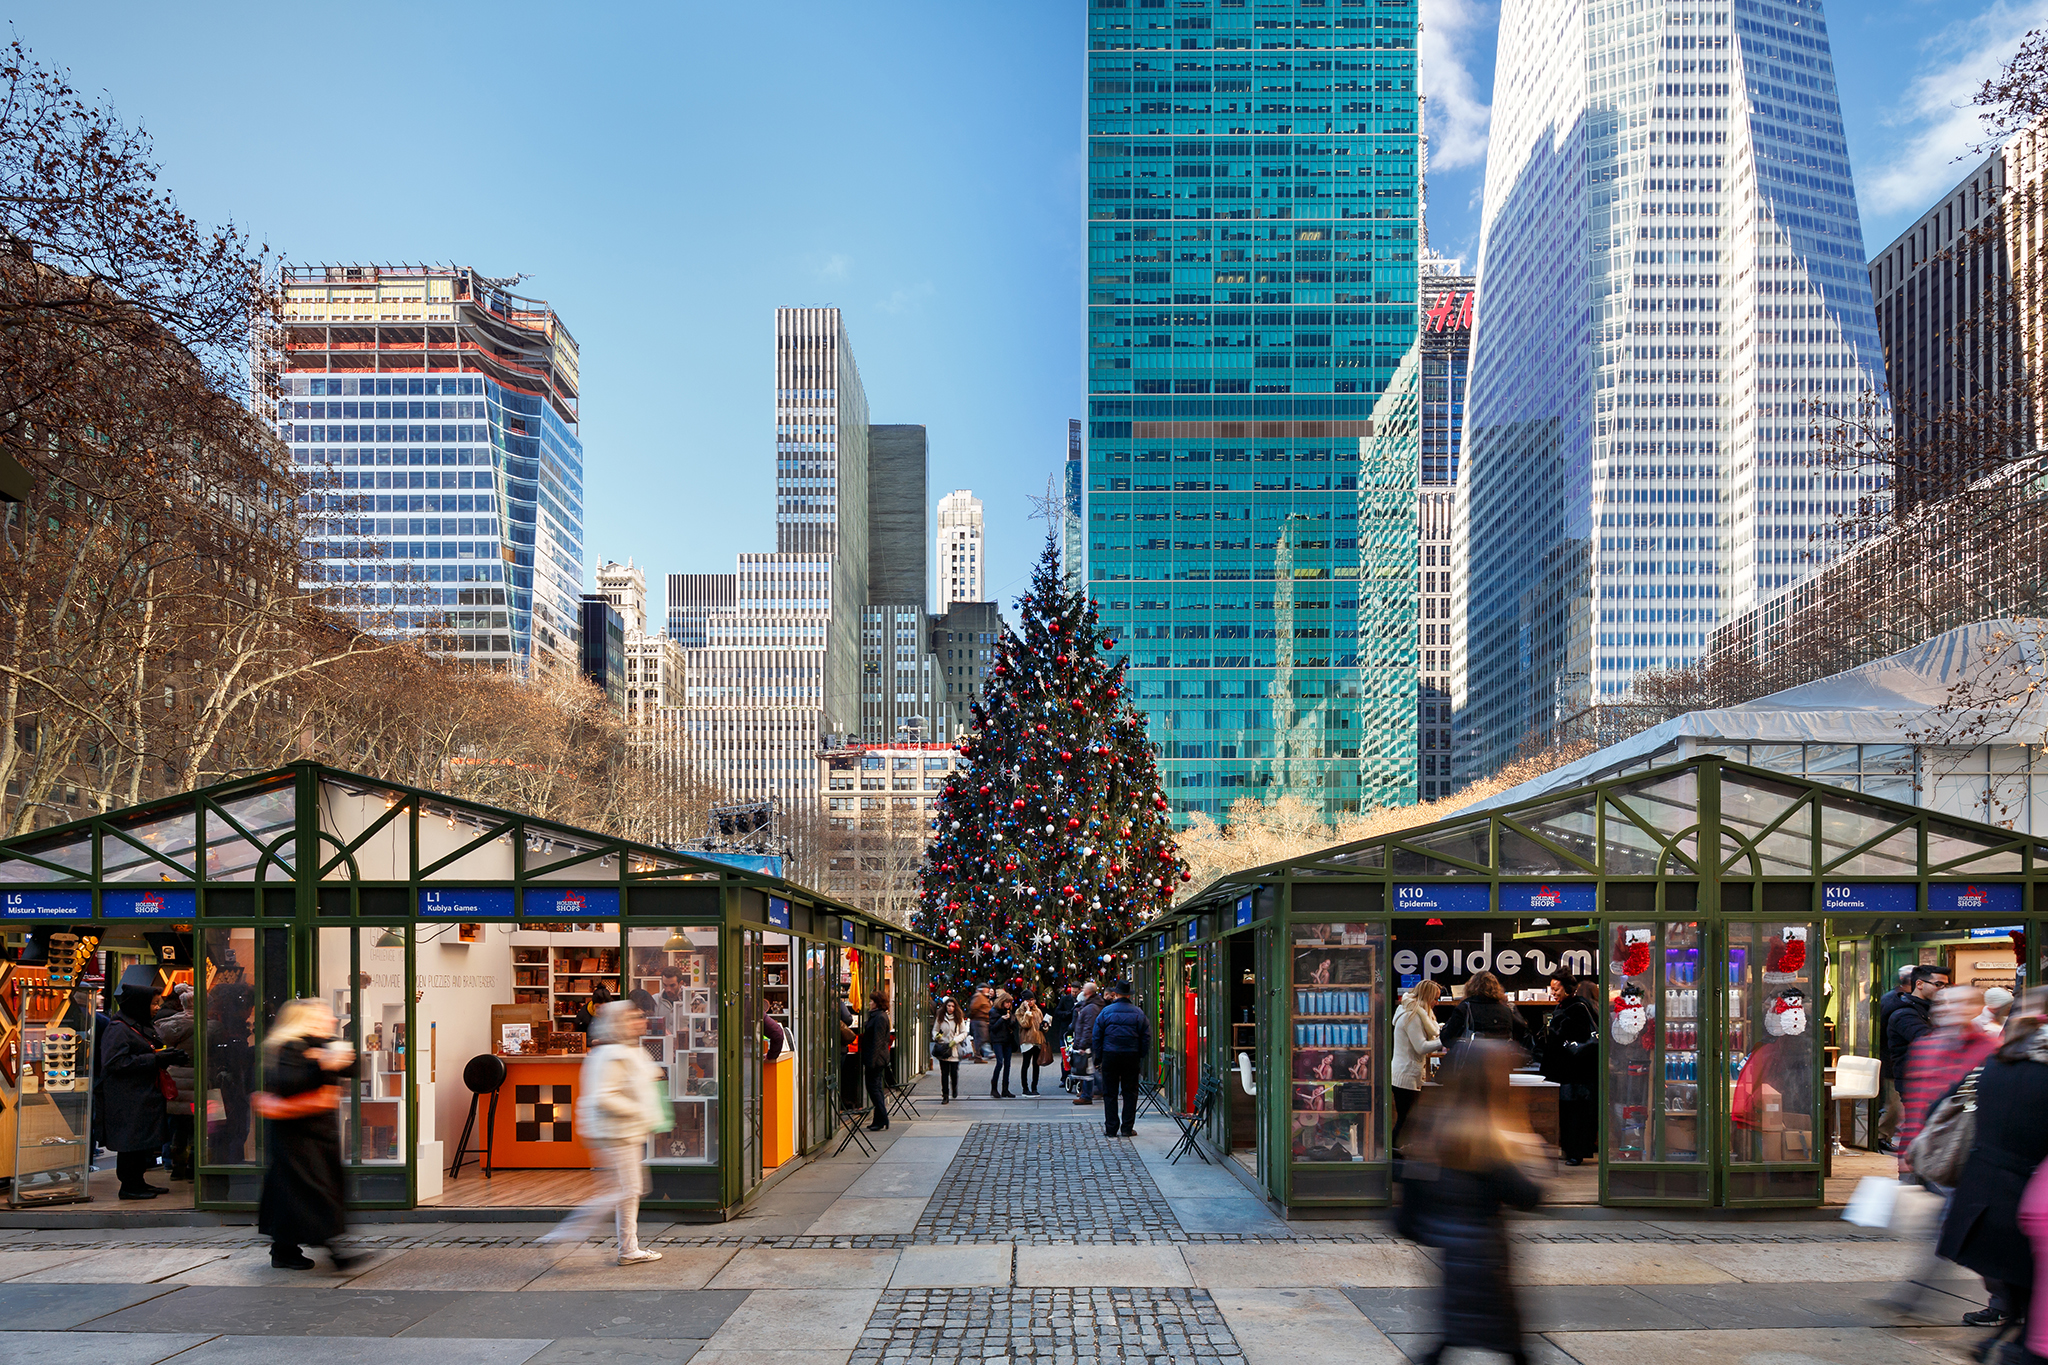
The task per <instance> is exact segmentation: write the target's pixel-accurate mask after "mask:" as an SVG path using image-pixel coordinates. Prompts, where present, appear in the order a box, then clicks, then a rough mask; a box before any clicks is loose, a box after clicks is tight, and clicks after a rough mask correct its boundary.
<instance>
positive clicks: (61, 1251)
mask: <svg viewBox="0 0 2048 1365" xmlns="http://www.w3.org/2000/svg"><path fill="white" fill-rule="evenodd" d="M91 1254H92V1253H91V1251H90V1250H89V1249H87V1248H86V1247H82V1246H80V1247H46V1248H43V1249H41V1250H37V1251H17V1250H11V1249H10V1250H0V1281H6V1280H11V1279H14V1278H15V1277H16V1276H18V1275H34V1274H36V1273H37V1272H38V1271H44V1270H54V1269H56V1268H57V1267H58V1266H61V1265H63V1264H64V1263H65V1262H67V1261H75V1260H77V1259H78V1258H79V1257H81V1256H89V1255H91Z"/></svg>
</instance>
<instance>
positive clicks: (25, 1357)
mask: <svg viewBox="0 0 2048 1365" xmlns="http://www.w3.org/2000/svg"><path fill="white" fill-rule="evenodd" d="M205 1340H206V1337H205V1336H204V1335H201V1334H197V1333H186V1334H172V1333H151V1334H147V1335H145V1334H143V1333H139V1332H138V1333H136V1334H135V1335H134V1336H126V1337H103V1338H95V1339H93V1340H92V1341H89V1342H85V1343H83V1344H84V1345H86V1346H90V1347H91V1348H92V1349H91V1352H90V1358H91V1360H92V1365H157V1362H158V1361H161V1360H169V1359H170V1358H171V1357H172V1356H174V1355H177V1354H178V1353H179V1352H180V1351H187V1350H190V1349H191V1348H192V1347H194V1346H197V1345H198V1344H199V1343H200V1342H202V1341H205ZM80 1345H81V1343H80V1342H79V1339H78V1337H77V1335H76V1334H75V1333H72V1332H15V1331H8V1332H6V1333H5V1335H0V1360H4V1361H6V1362H7V1365H78V1360H79V1357H80V1356H81V1355H83V1354H86V1353H85V1352H83V1351H81V1350H80V1349H79V1348H80Z"/></svg>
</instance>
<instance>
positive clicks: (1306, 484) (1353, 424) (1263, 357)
mask: <svg viewBox="0 0 2048 1365" xmlns="http://www.w3.org/2000/svg"><path fill="white" fill-rule="evenodd" d="M1416 21H1417V15H1416V10H1415V8H1414V6H1413V5H1412V4H1410V3H1390V2H1389V0H1373V2H1372V3H1366V0H1329V2H1328V3H1323V2H1321V0H1287V2H1286V3H1266V2H1265V0H1261V3H1259V4H1257V5H1256V6H1255V5H1253V4H1251V3H1248V0H1187V2H1186V3H1175V4H1174V5H1172V6H1168V5H1167V4H1166V3H1164V0H1091V4H1090V6H1089V81H1090V96H1089V137H1088V142H1089V200H1088V218H1089V223H1088V238H1089V284H1088V303H1089V308H1088V312H1089V350H1088V355H1089V361H1088V364H1089V369H1088V387H1089V411H1088V426H1087V455H1086V478H1087V490H1086V518H1087V520H1086V538H1087V547H1088V572H1089V590H1090V592H1091V594H1092V595H1093V596H1094V597H1095V598H1096V599H1097V600H1098V601H1100V602H1101V604H1102V608H1103V620H1104V624H1105V626H1106V627H1107V628H1108V629H1109V630H1110V631H1111V632H1112V633H1114V634H1115V636H1116V637H1117V639H1118V641H1119V643H1120V646H1121V647H1122V648H1123V649H1124V651H1125V652H1126V653H1127V655H1128V657H1129V659H1130V663H1131V674H1130V677H1131V686H1132V691H1133V694H1134V699H1135V701H1136V702H1137V704H1138V705H1139V706H1140V707H1141V708H1143V709H1144V710H1145V711H1146V712H1147V713H1148V716H1149V719H1150V724H1151V734H1152V736H1153V739H1154V741H1155V742H1156V743H1158V744H1159V745H1160V746H1161V759H1162V762H1161V768H1162V776H1163V780H1164V782H1165V784H1166V789H1167V798H1168V800H1169V801H1170V802H1171V803H1172V807H1173V810H1174V812H1175V814H1176V816H1185V815H1186V814H1187V813H1189V812H1193V811H1205V812H1211V813H1216V812H1221V811H1223V810H1225V809H1227V808H1228V806H1229V804H1230V802H1231V801H1232V800H1234V799H1236V798H1237V797H1239V796H1243V795H1248V794H1249V795H1257V796H1260V797H1264V798H1268V799H1270V798H1272V797H1274V796H1276V795H1279V794H1280V793H1281V792H1283V791H1284V792H1291V793H1293V794H1295V795H1299V796H1301V797H1303V798H1305V799H1307V800H1308V801H1310V802H1311V803H1312V804H1314V805H1316V806H1317V807H1319V808H1320V809H1322V810H1324V811H1325V812H1326V813H1335V812H1339V811H1347V810H1356V809H1358V808H1359V803H1360V795H1359V787H1358V777H1359V763H1358V758H1359V739H1358V735H1359V733H1360V731H1359V725H1360V716H1359V710H1358V682H1357V678H1358V673H1357V669H1358V661H1359V647H1358V644H1359V642H1358V637H1357V613H1358V581H1359V580H1358V572H1359V568H1358V566H1359V549H1358V545H1359V535H1358V524H1357V496H1358V494H1357V489H1358V469H1359V466H1358V441H1359V438H1360V437H1362V436H1364V435H1367V434H1368V432H1369V430H1370V422H1369V419H1370V416H1371V412H1372V405H1373V402H1374V400H1375V398H1376V396H1377V395H1378V394H1380V393H1381V392H1383V391H1384V390H1385V389H1386V386H1387V382H1388V380H1389V379H1390V378H1391V377H1392V375H1393V373H1394V370H1395V367H1396V366H1397V365H1398V364H1399V363H1400V358H1401V356H1402V354H1403V353H1404V352H1405V351H1406V350H1407V348H1408V346H1409V343H1410V342H1411V341H1412V340H1413V338H1414V335H1415V302H1416V295H1415V290H1416V283H1415V280H1416V252H1417V247H1418V237H1419V233H1418V227H1419V222H1418V204H1419V198H1418V195H1417V187H1418V179H1417V175H1418V169H1417V166H1418V156H1417V153H1418V151H1419V141H1418V136H1417V134H1418V122H1417V121H1418V101H1419V91H1418V86H1417V71H1416V58H1415V33H1416ZM1283 560H1284V561H1286V567H1285V568H1284V569H1283ZM1283 572H1285V574H1286V575H1287V579H1286V581H1285V582H1284V583H1283V582H1282V581H1281V577H1280V576H1281V574H1282V573H1283ZM1283 632H1284V634H1283Z"/></svg>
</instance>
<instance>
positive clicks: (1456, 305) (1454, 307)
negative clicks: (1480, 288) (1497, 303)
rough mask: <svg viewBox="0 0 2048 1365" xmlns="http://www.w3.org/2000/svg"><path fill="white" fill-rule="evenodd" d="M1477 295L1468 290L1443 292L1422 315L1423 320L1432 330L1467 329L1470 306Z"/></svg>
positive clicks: (1469, 318) (1469, 326) (1470, 325)
mask: <svg viewBox="0 0 2048 1365" xmlns="http://www.w3.org/2000/svg"><path fill="white" fill-rule="evenodd" d="M1478 297H1479V296H1478V295H1477V294H1475V293H1472V292H1471V291H1469V290H1468V291H1467V292H1465V293H1463V294H1444V295H1442V296H1440V297H1439V298H1438V299H1437V301H1436V302H1435V303H1434V304H1431V305H1430V309H1429V311H1428V312H1427V313H1424V314H1423V315H1422V316H1423V321H1424V322H1426V323H1427V324H1428V330H1430V331H1432V332H1458V331H1469V330H1471V327H1472V308H1473V305H1474V303H1475V302H1476V301H1477V299H1478Z"/></svg>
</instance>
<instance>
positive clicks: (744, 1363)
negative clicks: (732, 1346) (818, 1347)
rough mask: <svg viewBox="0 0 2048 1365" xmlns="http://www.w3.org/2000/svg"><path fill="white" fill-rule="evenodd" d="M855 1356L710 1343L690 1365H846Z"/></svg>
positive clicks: (845, 1351) (848, 1352)
mask: <svg viewBox="0 0 2048 1365" xmlns="http://www.w3.org/2000/svg"><path fill="white" fill-rule="evenodd" d="M852 1354H853V1352H852V1350H851V1349H850V1348H849V1349H847V1350H844V1351H774V1350H770V1351H748V1350H728V1349H727V1348H725V1347H717V1348H713V1347H711V1346H710V1345H709V1344H708V1343H707V1344H706V1345H705V1347H704V1348H703V1349H702V1350H700V1351H698V1352H697V1354H696V1355H694V1356H691V1357H690V1365H846V1362H847V1359H848V1358H849V1357H850V1356H851V1355H852Z"/></svg>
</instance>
